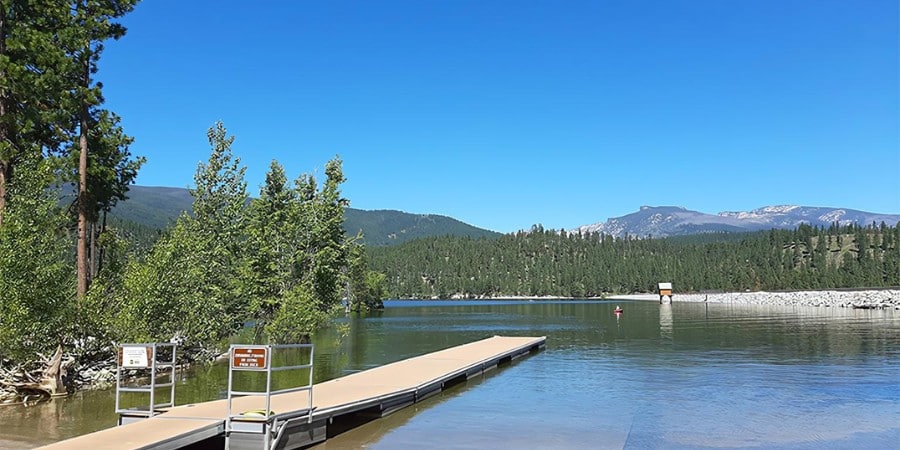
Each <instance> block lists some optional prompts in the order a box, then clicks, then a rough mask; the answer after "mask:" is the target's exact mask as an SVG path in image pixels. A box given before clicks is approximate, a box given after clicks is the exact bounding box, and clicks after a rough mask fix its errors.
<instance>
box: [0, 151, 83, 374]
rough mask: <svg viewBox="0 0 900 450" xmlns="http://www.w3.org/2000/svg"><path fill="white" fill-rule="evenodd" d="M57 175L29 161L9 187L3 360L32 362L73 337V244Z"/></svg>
mask: <svg viewBox="0 0 900 450" xmlns="http://www.w3.org/2000/svg"><path fill="white" fill-rule="evenodd" d="M51 176H52V174H51V172H50V170H49V167H48V165H47V164H46V163H45V162H44V161H41V160H37V159H31V160H27V161H23V162H22V164H20V165H19V167H18V170H17V177H16V179H15V181H14V182H13V183H11V184H10V185H9V187H10V192H11V194H12V195H10V198H11V199H12V201H10V202H9V203H8V204H7V210H6V216H5V217H4V221H3V224H2V225H0V355H2V356H7V357H14V358H29V357H32V356H33V355H34V354H35V353H36V352H47V351H49V350H51V349H52V348H54V347H56V345H57V344H58V343H59V342H60V341H61V340H62V339H63V338H65V337H70V336H71V333H72V332H73V330H72V321H73V319H74V318H75V311H74V310H73V309H72V303H71V300H72V299H73V296H74V290H73V287H74V285H73V280H74V277H73V275H74V274H73V272H72V266H71V265H70V264H69V259H70V258H69V257H68V252H69V249H70V248H71V241H70V240H69V239H68V237H67V235H66V232H65V217H64V216H63V215H62V214H61V212H60V211H59V209H58V207H57V206H56V195H55V193H53V192H51V191H49V190H47V189H46V186H47V184H48V183H49V181H50V179H51V178H50V177H51Z"/></svg>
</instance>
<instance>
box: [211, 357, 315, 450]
mask: <svg viewBox="0 0 900 450" xmlns="http://www.w3.org/2000/svg"><path fill="white" fill-rule="evenodd" d="M304 348H305V349H309V363H308V364H295V365H291V366H278V367H273V366H272V354H273V353H272V351H273V350H281V349H304ZM236 351H242V352H245V353H242V355H247V356H237V355H236ZM260 351H262V352H263V353H262V354H261V355H262V359H260V356H259V355H260V353H259V352H260ZM314 352H315V348H314V346H313V344H280V345H274V344H273V345H238V344H233V345H231V348H230V349H229V352H228V354H229V369H228V400H227V406H226V415H225V448H228V446H229V440H230V434H231V432H232V431H233V430H232V423H231V422H232V420H233V419H243V420H254V421H255V420H256V419H255V418H250V417H247V416H245V415H243V414H233V413H232V402H233V400H234V397H235V396H258V397H262V396H264V397H265V398H266V402H265V405H266V407H265V410H264V413H265V415H264V416H263V417H260V418H259V420H260V421H265V422H267V423H268V422H269V421H272V422H273V424H272V430H271V431H272V432H274V433H275V434H276V437H275V441H274V442H277V440H278V436H280V434H281V433H280V431H281V430H280V428H279V427H278V417H277V416H275V417H272V406H271V405H272V396H273V395H278V394H286V393H290V392H300V391H309V395H308V396H307V397H308V399H309V406H308V408H307V410H306V413H307V415H308V417H307V420H308V422H310V423H311V422H312V410H313V406H312V404H313V359H314V356H315V355H314ZM301 369H309V379H308V381H307V384H306V385H302V386H299V387H293V388H286V389H277V390H272V373H273V372H281V371H285V370H301ZM244 371H248V372H262V371H265V372H266V389H265V391H236V390H234V375H235V372H244ZM282 425H283V424H282ZM264 432H265V439H264V441H265V446H266V448H269V447H270V445H271V444H272V439H271V438H272V437H271V435H270V434H271V433H270V432H269V431H267V430H264Z"/></svg>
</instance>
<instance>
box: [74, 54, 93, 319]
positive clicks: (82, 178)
mask: <svg viewBox="0 0 900 450" xmlns="http://www.w3.org/2000/svg"><path fill="white" fill-rule="evenodd" d="M83 57H84V85H83V86H82V87H83V88H85V89H87V88H89V87H90V80H91V72H90V65H91V64H90V55H89V50H88V45H85V55H84V56H83ZM81 103H82V104H81V117H80V119H81V120H80V124H79V128H80V132H81V135H80V136H79V138H78V141H79V146H80V147H81V154H80V155H79V157H78V249H77V260H78V263H77V270H78V273H77V277H78V287H77V291H76V295H77V296H78V300H79V304H80V303H81V300H83V299H84V296H85V295H87V290H88V287H89V286H90V271H89V268H88V242H87V235H88V228H89V227H90V224H89V223H88V214H87V213H88V207H89V205H88V188H87V164H88V126H89V125H88V117H89V114H90V113H89V111H88V108H89V105H88V102H87V99H82V101H81ZM79 310H80V305H79Z"/></svg>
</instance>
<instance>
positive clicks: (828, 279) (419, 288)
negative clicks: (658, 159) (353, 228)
mask: <svg viewBox="0 0 900 450" xmlns="http://www.w3.org/2000/svg"><path fill="white" fill-rule="evenodd" d="M897 229H898V227H897V226H893V227H889V226H887V225H885V226H883V227H874V226H871V227H866V228H862V227H858V226H850V227H834V228H833V229H832V230H829V231H826V230H824V229H821V228H814V227H809V226H805V227H801V228H799V229H797V230H794V231H791V230H771V231H768V232H760V233H746V234H740V235H739V236H736V237H726V236H722V237H705V238H702V239H700V238H696V239H685V238H683V237H679V238H669V239H614V238H612V237H610V236H597V235H587V236H581V235H567V234H564V233H559V232H556V231H553V230H544V229H543V228H541V227H534V228H533V229H532V230H531V231H530V232H520V233H516V234H510V235H506V236H503V237H501V238H499V239H471V238H464V237H442V238H430V239H421V240H417V241H412V242H408V243H406V244H404V245H401V246H396V247H371V248H369V249H368V255H369V259H370V261H371V266H372V268H373V269H375V270H377V271H380V272H383V273H385V274H387V280H388V290H389V292H390V294H391V295H392V296H395V297H401V298H406V297H408V298H430V297H439V298H446V297H450V296H464V297H480V296H504V295H506V296H543V295H554V296H568V297H594V296H599V295H603V294H607V293H631V292H654V291H655V288H656V283H658V282H660V281H672V282H674V283H675V286H676V290H679V291H682V292H692V291H701V290H723V291H743V290H748V289H749V290H780V289H824V288H843V287H886V286H897V285H900V271H898V270H897V268H898V259H900V248H898V247H897V245H896V242H897V239H896V236H897V235H898V231H897ZM842 240H843V242H845V243H846V244H844V245H840V244H838V243H839V242H841V241H842Z"/></svg>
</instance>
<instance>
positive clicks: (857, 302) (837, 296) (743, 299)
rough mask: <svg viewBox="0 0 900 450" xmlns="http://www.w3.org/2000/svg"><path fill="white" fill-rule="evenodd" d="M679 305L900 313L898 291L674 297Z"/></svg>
mask: <svg viewBox="0 0 900 450" xmlns="http://www.w3.org/2000/svg"><path fill="white" fill-rule="evenodd" d="M678 302H708V303H734V304H743V305H773V306H774V305H782V306H821V307H837V308H859V309H893V310H900V289H882V290H862V291H794V292H730V293H714V294H675V303H678Z"/></svg>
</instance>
